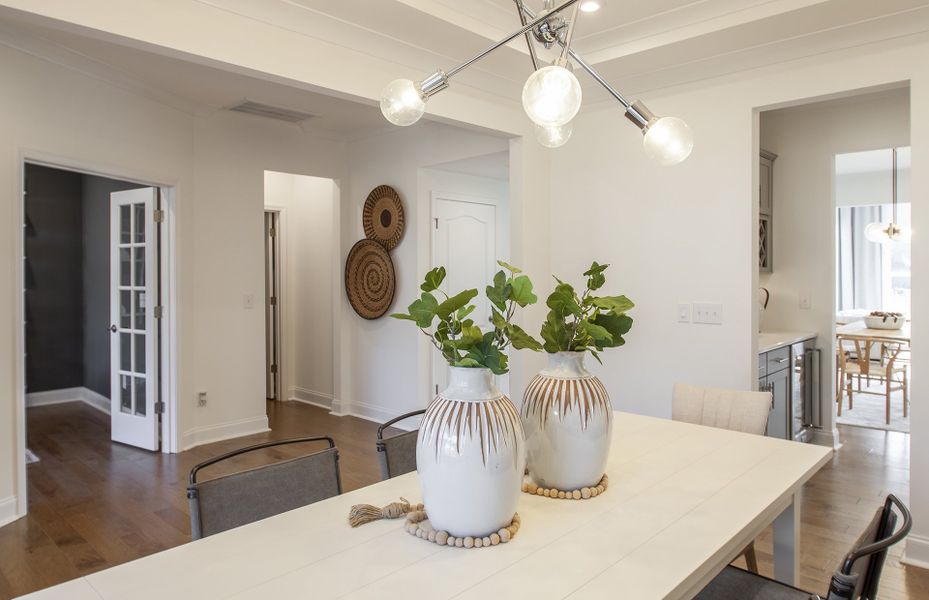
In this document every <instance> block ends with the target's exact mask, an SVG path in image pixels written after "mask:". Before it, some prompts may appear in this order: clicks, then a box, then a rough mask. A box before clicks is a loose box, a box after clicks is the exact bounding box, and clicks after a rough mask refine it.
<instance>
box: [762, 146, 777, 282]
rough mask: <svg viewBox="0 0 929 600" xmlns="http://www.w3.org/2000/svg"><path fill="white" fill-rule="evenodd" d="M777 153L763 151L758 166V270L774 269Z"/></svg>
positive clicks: (767, 270)
mask: <svg viewBox="0 0 929 600" xmlns="http://www.w3.org/2000/svg"><path fill="white" fill-rule="evenodd" d="M776 158H777V155H776V154H773V153H771V152H768V151H767V150H762V151H761V156H760V158H759V166H758V270H759V271H761V272H762V273H770V272H771V271H772V270H773V269H774V160H775V159H776Z"/></svg>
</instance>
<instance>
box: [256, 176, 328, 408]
mask: <svg viewBox="0 0 929 600" xmlns="http://www.w3.org/2000/svg"><path fill="white" fill-rule="evenodd" d="M264 184H265V196H264V213H263V219H264V225H263V226H264V244H265V255H264V261H265V298H264V308H265V372H266V387H267V393H266V396H267V400H268V413H269V417H270V416H272V415H271V413H272V411H274V410H277V408H276V407H277V406H278V403H279V402H281V401H297V402H304V403H307V404H312V405H315V406H320V407H322V408H325V409H327V410H331V409H332V405H333V398H334V397H335V392H334V390H335V382H336V373H335V371H336V365H337V362H336V361H335V354H336V353H335V352H334V348H335V346H336V343H335V336H336V335H337V332H338V328H337V326H336V323H338V319H337V318H336V311H337V306H338V300H339V297H340V293H341V292H340V290H341V287H340V286H338V285H337V282H339V281H341V279H340V275H341V271H340V269H338V268H337V266H336V265H337V264H338V262H339V258H338V256H339V253H338V251H337V247H338V243H339V225H338V223H339V210H338V203H339V186H338V184H337V182H336V181H335V180H333V179H328V178H324V177H313V176H309V175H299V174H294V173H282V172H279V171H265V173H264Z"/></svg>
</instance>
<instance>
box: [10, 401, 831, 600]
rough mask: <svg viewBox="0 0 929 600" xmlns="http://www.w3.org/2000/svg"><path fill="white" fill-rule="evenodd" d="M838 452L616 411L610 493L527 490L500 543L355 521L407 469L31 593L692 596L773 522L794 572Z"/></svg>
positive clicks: (412, 496)
mask: <svg viewBox="0 0 929 600" xmlns="http://www.w3.org/2000/svg"><path fill="white" fill-rule="evenodd" d="M372 444H373V440H372ZM831 455H832V451H831V449H829V448H825V447H821V446H815V445H811V444H802V443H798V442H790V441H786V440H779V439H774V438H769V437H764V436H756V435H749V434H745V433H738V432H733V431H727V430H723V429H714V428H710V427H704V426H700V425H691V424H687V423H681V422H675V421H670V420H666V419H658V418H653V417H645V416H639V415H633V414H627V413H622V412H616V413H615V420H614V427H613V444H612V449H611V452H610V459H609V464H608V467H607V473H608V474H609V476H610V486H609V489H608V490H607V491H606V493H604V494H603V495H601V496H599V497H597V498H592V499H589V500H552V499H548V498H543V497H540V496H531V495H528V494H524V495H523V496H522V498H521V500H520V503H519V508H518V511H519V514H520V516H521V518H522V527H521V529H520V530H519V533H518V535H517V536H516V537H515V538H514V539H513V540H512V541H510V542H509V543H507V544H500V545H498V546H493V547H490V548H480V549H459V548H449V547H447V546H438V545H436V544H432V543H429V542H427V541H425V540H422V539H418V538H416V537H413V536H411V535H410V534H408V533H407V532H406V531H405V530H404V529H403V523H404V521H403V519H397V520H383V521H376V522H373V523H369V524H367V525H363V526H361V527H358V528H356V529H352V528H351V527H350V526H349V525H348V520H347V517H348V511H349V508H350V507H351V506H352V505H353V504H358V503H368V504H375V505H379V506H381V505H385V504H388V503H390V502H393V501H396V500H398V499H399V498H400V497H401V496H402V497H404V498H407V499H409V500H410V501H412V502H418V501H419V499H420V497H421V496H420V489H419V481H418V479H417V475H416V473H410V474H407V475H403V476H400V477H396V478H393V479H390V480H388V481H383V482H380V483H377V484H375V485H371V486H368V487H365V488H361V489H358V490H355V491H353V492H350V493H346V494H342V495H341V496H338V497H335V498H330V499H328V500H324V501H321V502H317V503H315V504H311V505H309V506H306V507H303V508H299V509H296V510H293V511H290V512H287V513H284V514H281V515H278V516H275V517H271V518H268V519H265V520H262V521H259V522H256V523H253V524H250V525H246V526H244V527H240V528H237V529H233V530H231V531H227V532H225V533H221V534H218V535H215V536H212V537H208V538H205V539H202V540H199V541H196V542H192V543H189V544H185V545H183V546H179V547H177V548H172V549H170V550H165V551H163V552H159V553H158V554H153V555H151V556H148V557H145V558H141V559H138V560H135V561H133V562H129V563H126V564H123V565H119V566H116V567H113V568H110V569H107V570H104V571H100V572H97V573H93V574H91V575H87V576H85V577H82V578H80V579H76V580H73V581H71V582H68V583H65V584H62V585H59V586H56V587H52V588H48V589H46V590H43V591H40V592H37V593H35V594H32V595H30V596H28V598H31V599H34V600H38V599H62V600H64V599H67V600H100V599H105V600H117V599H119V600H127V599H149V598H150V599H166V598H171V599H175V598H191V599H197V600H204V599H212V598H234V599H238V600H245V599H268V598H274V599H286V598H295V599H296V598H299V599H301V600H305V599H306V598H314V599H315V598H353V599H361V598H378V599H383V598H398V599H402V600H415V599H417V598H475V599H481V600H487V599H488V598H507V599H508V600H509V599H513V598H532V599H533V600H540V599H543V598H635V599H636V600H647V599H650V598H671V599H675V598H691V597H693V596H694V594H696V593H697V592H698V591H699V590H700V589H701V588H702V587H703V586H704V585H705V584H706V583H707V582H708V581H709V580H710V579H712V578H713V577H714V576H715V575H716V574H717V573H718V572H719V571H720V570H722V569H723V567H725V565H726V564H728V563H729V562H730V561H732V560H733V559H735V558H736V557H737V556H738V555H739V554H740V552H741V551H742V550H743V549H744V548H745V546H747V545H748V543H749V542H750V541H752V540H753V539H755V537H757V536H758V535H759V534H760V533H761V532H762V531H763V530H764V529H765V528H766V527H767V526H769V525H771V524H772V523H774V555H775V576H776V578H778V579H780V580H782V581H785V582H788V583H793V582H794V581H795V579H796V576H797V573H798V572H799V565H798V552H797V541H798V538H799V536H798V528H799V519H800V515H799V505H798V496H799V494H800V491H801V487H802V486H803V484H804V483H805V482H806V481H808V480H809V479H810V478H811V477H812V476H813V475H814V474H815V473H816V471H817V470H819V468H820V467H822V466H823V465H824V464H825V463H826V462H828V461H829V459H830V457H831ZM269 493H271V492H269Z"/></svg>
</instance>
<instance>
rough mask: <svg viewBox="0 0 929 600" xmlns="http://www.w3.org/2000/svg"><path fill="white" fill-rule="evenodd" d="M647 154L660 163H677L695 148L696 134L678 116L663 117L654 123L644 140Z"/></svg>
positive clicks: (667, 164) (666, 164)
mask: <svg viewBox="0 0 929 600" xmlns="http://www.w3.org/2000/svg"><path fill="white" fill-rule="evenodd" d="M643 145H644V146H645V154H647V155H648V157H649V158H651V159H652V160H654V161H656V162H658V164H660V165H664V166H671V165H676V164H678V163H680V162H682V161H684V159H686V158H687V157H688V156H690V152H691V151H692V150H693V149H694V134H693V132H692V131H691V130H690V127H688V125H687V123H685V122H684V121H682V120H681V119H678V118H677V117H661V118H660V119H658V120H657V121H655V122H654V123H652V124H651V125H650V126H649V127H648V130H647V131H646V132H645V139H644V140H643Z"/></svg>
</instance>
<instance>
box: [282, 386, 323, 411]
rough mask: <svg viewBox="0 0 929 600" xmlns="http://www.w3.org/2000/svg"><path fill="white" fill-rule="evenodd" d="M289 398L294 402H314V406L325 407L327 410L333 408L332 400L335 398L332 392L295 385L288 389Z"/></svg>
mask: <svg viewBox="0 0 929 600" xmlns="http://www.w3.org/2000/svg"><path fill="white" fill-rule="evenodd" d="M287 399H288V400H293V401H294V402H303V403H304V404H312V405H313V406H318V407H320V408H325V409H326V410H332V401H333V399H334V398H333V396H332V394H325V393H323V392H317V391H315V390H308V389H306V388H302V387H297V386H294V387H292V388H290V389H289V390H288V392H287Z"/></svg>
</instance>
